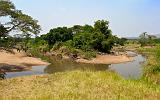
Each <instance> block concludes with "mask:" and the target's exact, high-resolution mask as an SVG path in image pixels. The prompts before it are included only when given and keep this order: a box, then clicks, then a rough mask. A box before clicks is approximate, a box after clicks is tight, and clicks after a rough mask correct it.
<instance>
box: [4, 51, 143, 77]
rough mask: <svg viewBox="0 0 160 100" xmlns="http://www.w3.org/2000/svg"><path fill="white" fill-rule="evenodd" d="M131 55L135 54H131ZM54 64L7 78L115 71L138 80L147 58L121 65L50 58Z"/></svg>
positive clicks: (11, 73)
mask: <svg viewBox="0 0 160 100" xmlns="http://www.w3.org/2000/svg"><path fill="white" fill-rule="evenodd" d="M130 53H131V54H135V53H133V52H130ZM50 59H51V61H52V63H51V64H50V65H48V66H32V69H31V70H29V71H21V72H7V73H6V75H5V77H6V78H13V77H20V76H27V75H42V74H53V73H57V72H66V71H74V70H82V71H107V70H110V71H114V72H116V73H118V74H120V75H121V76H123V77H124V78H126V79H128V78H134V79H138V78H140V77H141V76H142V74H143V67H142V64H143V63H144V62H145V60H146V59H145V57H144V56H142V55H140V54H138V55H136V56H134V57H133V59H134V60H133V61H131V62H125V63H119V64H85V63H77V62H74V61H70V60H60V59H56V58H54V57H51V58H50Z"/></svg>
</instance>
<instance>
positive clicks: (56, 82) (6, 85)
mask: <svg viewBox="0 0 160 100" xmlns="http://www.w3.org/2000/svg"><path fill="white" fill-rule="evenodd" d="M158 98H160V87H159V86H157V85H152V84H147V83H146V82H145V81H135V80H125V79H123V78H121V77H119V76H118V75H116V74H115V73H112V72H82V71H74V72H64V73H57V74H53V75H43V76H29V77H19V78H13V79H7V80H3V81H0V99H2V100H106V99H111V100H116V99H120V100H141V99H151V100H158Z"/></svg>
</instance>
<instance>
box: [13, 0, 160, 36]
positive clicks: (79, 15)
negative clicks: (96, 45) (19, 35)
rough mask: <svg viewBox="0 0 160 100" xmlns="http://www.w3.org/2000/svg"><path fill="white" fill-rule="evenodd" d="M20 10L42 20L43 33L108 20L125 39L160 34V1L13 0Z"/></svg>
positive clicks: (113, 28) (114, 31) (40, 21)
mask: <svg viewBox="0 0 160 100" xmlns="http://www.w3.org/2000/svg"><path fill="white" fill-rule="evenodd" d="M11 1H12V2H13V3H14V4H15V6H16V7H17V9H20V10H22V11H23V12H24V13H26V14H28V15H30V16H32V17H34V18H35V19H37V20H39V24H40V25H41V26H42V30H43V31H41V34H44V33H47V32H48V31H49V30H50V29H51V28H54V27H58V26H72V25H75V24H80V25H84V24H91V25H93V24H94V21H96V20H98V19H104V20H108V21H109V22H110V28H111V29H112V31H113V33H114V34H115V35H118V36H123V37H126V36H127V37H134V36H138V35H139V34H140V33H142V32H149V33H151V34H159V33H160V0H11Z"/></svg>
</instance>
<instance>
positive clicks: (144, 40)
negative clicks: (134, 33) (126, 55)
mask: <svg viewBox="0 0 160 100" xmlns="http://www.w3.org/2000/svg"><path fill="white" fill-rule="evenodd" d="M156 39H157V37H156V36H154V35H149V34H148V33H147V32H144V33H142V34H141V35H140V36H139V43H140V44H141V46H147V45H150V46H152V45H154V44H155V43H156V42H158V41H155V40H156Z"/></svg>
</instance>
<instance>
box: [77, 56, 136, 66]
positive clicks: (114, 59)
mask: <svg viewBox="0 0 160 100" xmlns="http://www.w3.org/2000/svg"><path fill="white" fill-rule="evenodd" d="M130 61H133V57H128V56H126V55H118V56H116V55H97V57H96V58H93V59H92V60H86V59H77V60H76V62H80V63H92V64H117V63H123V62H130Z"/></svg>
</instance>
